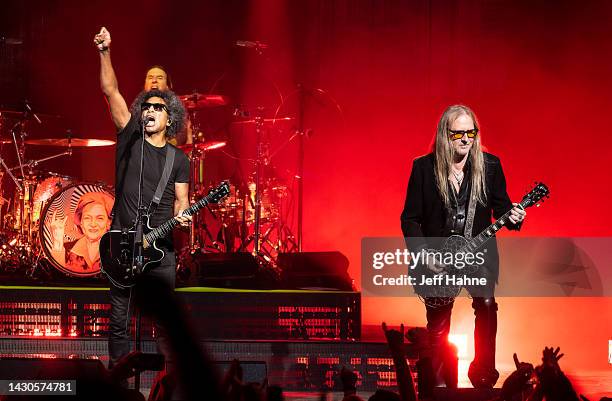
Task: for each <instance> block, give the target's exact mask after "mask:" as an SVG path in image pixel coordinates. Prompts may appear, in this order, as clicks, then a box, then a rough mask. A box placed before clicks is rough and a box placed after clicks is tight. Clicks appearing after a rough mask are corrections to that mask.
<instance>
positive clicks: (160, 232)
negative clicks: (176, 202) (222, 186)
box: [145, 194, 213, 244]
mask: <svg viewBox="0 0 612 401" xmlns="http://www.w3.org/2000/svg"><path fill="white" fill-rule="evenodd" d="M212 196H213V195H212V194H209V195H207V196H205V197H204V198H202V199H200V200H199V201H197V202H196V203H194V204H193V205H191V206H190V207H189V208H187V209H185V210H184V211H183V215H184V216H193V215H194V214H196V213H197V212H198V210H200V209H201V208H203V207H204V206H206V205H208V204H209V203H210V198H211V197H212ZM178 224H179V222H178V220H177V219H175V218H174V217H173V218H171V219H170V220H167V221H166V222H165V223H164V224H162V225H160V226H159V227H157V228H154V229H153V230H151V231H150V232H149V233H147V234H145V239H146V241H147V243H149V244H152V243H153V242H154V241H155V240H158V239H160V238H163V237H165V236H166V235H168V234H169V233H170V232H171V231H172V230H173V229H174V227H176V226H177V225H178Z"/></svg>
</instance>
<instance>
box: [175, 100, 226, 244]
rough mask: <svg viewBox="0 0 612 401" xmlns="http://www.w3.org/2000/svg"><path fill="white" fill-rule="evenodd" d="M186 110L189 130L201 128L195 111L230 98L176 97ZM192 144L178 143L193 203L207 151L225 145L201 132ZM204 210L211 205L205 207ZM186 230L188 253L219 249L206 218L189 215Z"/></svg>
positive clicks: (199, 188) (200, 185)
mask: <svg viewBox="0 0 612 401" xmlns="http://www.w3.org/2000/svg"><path fill="white" fill-rule="evenodd" d="M179 98H180V99H181V101H182V102H183V105H184V106H185V109H186V110H187V113H188V116H189V121H190V122H191V129H192V132H199V131H200V124H199V118H198V113H199V112H200V111H202V110H203V109H206V108H210V107H219V106H225V105H227V104H228V102H229V99H228V98H227V97H226V96H222V95H213V94H201V93H198V92H194V93H192V94H190V95H182V96H179ZM193 140H194V142H193V143H190V144H184V145H179V146H178V148H179V149H181V150H183V151H184V152H185V153H187V154H188V157H189V162H190V163H189V164H190V179H191V180H190V181H191V185H190V186H189V192H190V193H189V200H190V202H191V203H192V204H193V203H194V202H196V200H197V199H198V198H201V197H202V196H203V195H204V194H205V188H204V164H205V163H204V162H205V156H206V153H207V152H209V151H212V150H215V149H219V148H222V147H224V146H225V145H226V144H227V142H225V141H206V140H205V139H204V138H203V137H202V136H201V135H194V136H193ZM207 209H209V210H210V208H209V207H208V206H207ZM192 218H193V220H192V224H191V226H190V229H189V252H195V251H196V250H198V249H203V247H204V244H206V243H209V244H210V243H212V244H213V246H214V250H215V251H219V250H220V248H219V247H218V244H217V243H216V242H215V241H214V237H213V235H212V233H211V232H210V230H209V228H208V225H207V224H206V220H205V219H204V217H203V216H202V215H200V214H198V215H195V216H193V217H192Z"/></svg>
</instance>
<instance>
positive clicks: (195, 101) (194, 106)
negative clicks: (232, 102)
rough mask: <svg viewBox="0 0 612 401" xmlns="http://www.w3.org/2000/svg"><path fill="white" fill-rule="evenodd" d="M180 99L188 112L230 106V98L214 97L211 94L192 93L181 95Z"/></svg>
mask: <svg viewBox="0 0 612 401" xmlns="http://www.w3.org/2000/svg"><path fill="white" fill-rule="evenodd" d="M179 99H181V101H182V102H183V105H184V106H185V108H186V109H187V110H190V111H191V110H201V109H205V108H208V107H217V106H225V105H227V104H229V98H228V97H227V96H223V95H213V94H210V93H197V92H196V93H192V94H190V95H181V96H179Z"/></svg>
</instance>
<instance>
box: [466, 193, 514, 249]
mask: <svg viewBox="0 0 612 401" xmlns="http://www.w3.org/2000/svg"><path fill="white" fill-rule="evenodd" d="M519 205H520V206H521V207H522V208H524V207H525V205H523V202H521V203H520V204H519ZM510 214H511V210H508V211H507V212H506V213H505V214H504V215H503V216H502V217H500V218H499V219H497V220H496V221H495V222H494V223H493V224H491V225H490V226H489V227H487V228H485V229H484V230H483V231H482V232H481V233H480V234H478V235H477V236H475V237H474V238H472V240H471V241H470V242H469V243H468V244H467V246H466V249H467V250H468V251H472V252H473V251H475V250H476V249H478V248H480V247H481V246H482V245H483V244H484V243H485V242H487V241H488V240H489V238H491V237H493V236H494V235H495V234H496V233H497V232H498V231H499V230H501V229H502V227H504V226H505V225H507V224H508V223H510Z"/></svg>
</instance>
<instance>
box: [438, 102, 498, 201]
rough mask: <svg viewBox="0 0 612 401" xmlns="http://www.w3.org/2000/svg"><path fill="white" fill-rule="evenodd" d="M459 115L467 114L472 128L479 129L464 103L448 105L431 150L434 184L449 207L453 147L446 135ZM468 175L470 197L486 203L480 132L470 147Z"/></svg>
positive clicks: (439, 123) (474, 116) (472, 113)
mask: <svg viewBox="0 0 612 401" xmlns="http://www.w3.org/2000/svg"><path fill="white" fill-rule="evenodd" d="M461 115H467V116H468V117H470V118H471V119H472V121H473V122H474V128H478V129H479V130H480V127H479V124H478V120H477V119H476V115H475V114H474V112H473V111H472V110H471V109H470V108H469V107H467V106H464V105H460V104H457V105H453V106H450V107H448V108H447V109H446V110H445V111H444V113H443V114H442V117H440V121H439V122H438V128H437V131H436V140H435V142H434V146H433V152H434V155H435V160H436V161H435V163H436V166H435V170H436V171H435V176H436V185H437V187H438V191H440V195H441V196H442V200H443V201H444V204H445V205H446V207H447V208H450V205H451V202H450V201H451V198H450V191H451V184H450V183H449V180H448V176H449V173H450V171H451V165H452V163H453V158H454V156H455V153H454V149H453V147H452V146H451V140H450V138H449V137H448V131H449V130H450V128H451V127H452V125H453V123H454V122H455V120H457V118H458V117H459V116H461ZM469 157H470V163H471V169H470V175H471V180H472V191H471V193H470V199H471V200H474V199H476V200H477V201H478V202H480V203H481V204H482V205H485V204H486V201H487V194H486V190H485V188H486V184H485V168H484V155H483V154H482V145H481V142H480V132H479V133H478V135H476V138H474V143H473V144H472V148H471V149H470V154H469Z"/></svg>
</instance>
